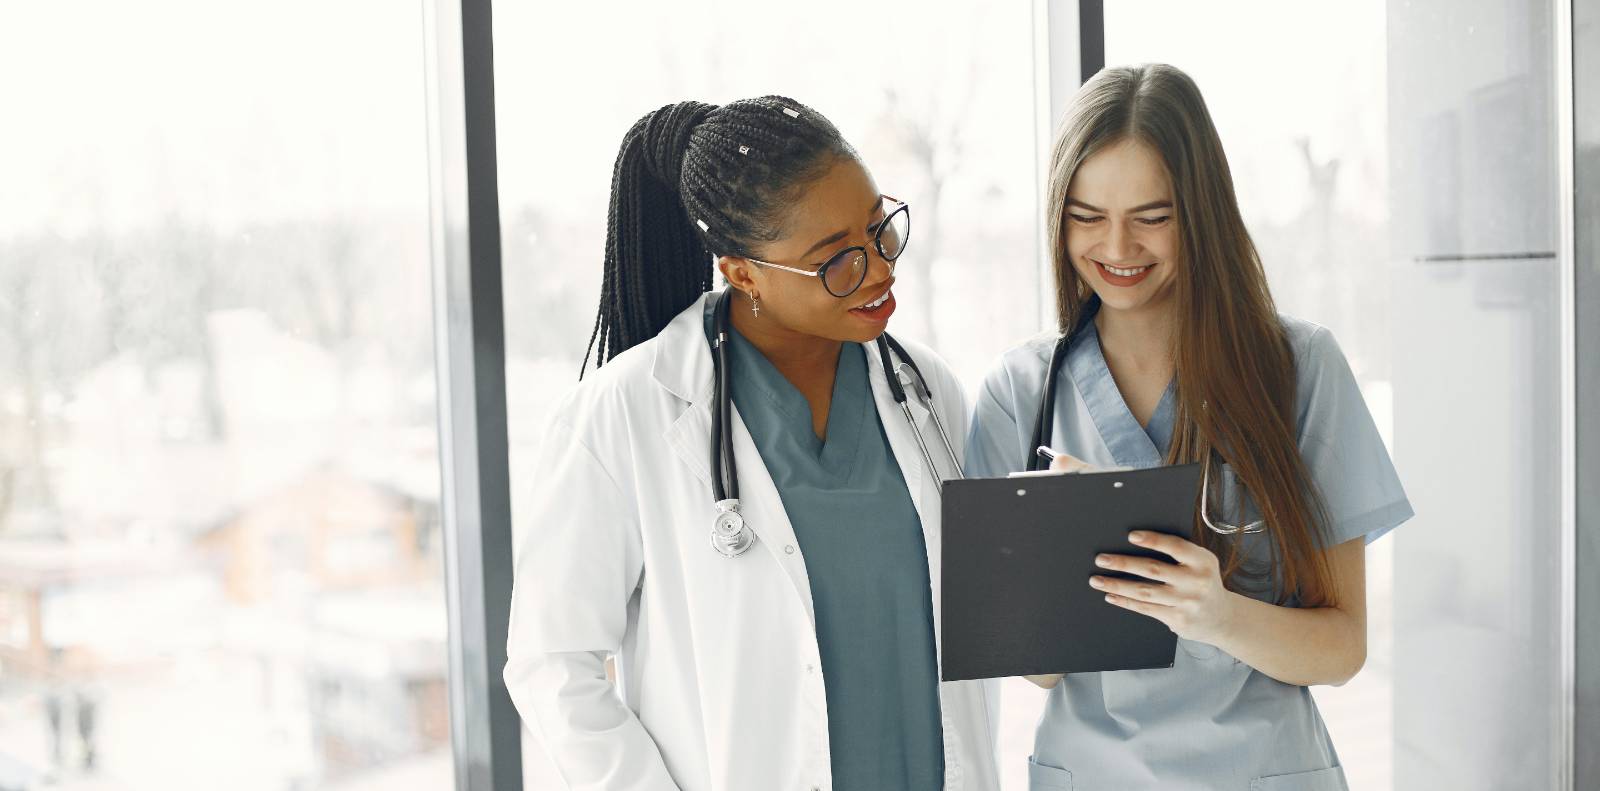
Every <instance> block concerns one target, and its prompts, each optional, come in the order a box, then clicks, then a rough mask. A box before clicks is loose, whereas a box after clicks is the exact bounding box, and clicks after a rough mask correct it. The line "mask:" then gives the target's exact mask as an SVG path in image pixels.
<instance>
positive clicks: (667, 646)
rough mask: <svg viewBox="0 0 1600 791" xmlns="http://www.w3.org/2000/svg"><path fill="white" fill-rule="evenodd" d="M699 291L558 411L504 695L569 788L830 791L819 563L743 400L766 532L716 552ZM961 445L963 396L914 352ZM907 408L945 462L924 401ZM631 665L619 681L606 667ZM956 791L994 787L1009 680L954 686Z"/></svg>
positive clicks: (929, 534) (531, 527)
mask: <svg viewBox="0 0 1600 791" xmlns="http://www.w3.org/2000/svg"><path fill="white" fill-rule="evenodd" d="M706 298H707V297H702V298H701V300H699V301H697V302H696V303H695V304H694V305H692V306H690V307H689V308H687V309H686V310H684V311H683V312H682V313H681V314H679V315H678V316H677V318H675V319H673V321H672V322H671V324H670V325H668V327H667V328H666V329H665V330H663V331H662V332H661V334H660V335H658V336H657V337H656V338H654V339H652V340H650V341H647V342H645V343H642V344H640V345H639V346H637V347H635V348H633V349H630V350H628V351H627V352H625V353H624V354H621V355H618V356H617V358H616V359H614V360H612V361H611V362H609V363H608V364H606V365H605V366H604V367H602V368H600V369H599V370H597V371H595V372H594V373H593V374H591V375H590V376H588V377H587V378H586V379H585V381H584V382H583V383H582V385H580V386H579V387H578V388H577V389H576V390H575V391H574V392H573V393H572V394H570V395H569V396H568V397H567V398H566V399H565V400H564V401H563V402H562V403H561V404H560V405H559V406H558V407H557V408H556V410H555V414H554V416H553V418H552V420H551V422H550V425H549V428H548V432H547V434H546V437H545V440H544V445H543V448H542V450H541V451H540V454H539V461H538V464H537V465H536V469H534V470H532V482H531V486H530V488H528V489H527V490H522V489H518V490H517V491H516V492H515V494H514V495H513V497H514V498H529V500H530V502H527V503H523V504H522V505H523V506H524V507H523V508H521V509H519V511H523V512H525V513H526V517H525V519H526V521H525V522H524V524H522V525H521V528H522V529H523V531H524V532H525V537H524V538H523V539H522V542H521V544H520V546H519V547H518V548H517V557H516V585H515V591H514V593H513V595H512V606H511V629H510V635H509V639H508V641H507V653H508V655H509V660H508V661H507V663H506V668H505V680H506V686H507V687H508V689H509V690H510V693H511V698H512V700H513V701H515V703H516V706H517V709H518V711H520V712H521V714H522V717H523V720H524V721H525V722H526V723H527V724H528V725H529V726H530V727H531V728H532V729H533V730H534V731H535V732H536V733H538V734H540V735H541V736H542V738H543V741H544V744H545V746H546V747H547V748H548V749H549V751H550V754H551V756H552V758H553V759H554V761H555V764H556V766H557V768H558V769H559V771H560V773H561V775H562V777H563V778H565V780H566V782H567V783H568V785H570V786H571V787H572V788H574V789H608V790H615V791H620V790H621V789H652V790H654V789H678V788H681V789H685V791H779V790H781V789H797V790H798V791H808V789H830V788H831V787H832V780H831V765H830V761H829V745H828V711H827V702H826V699H825V696H824V688H823V678H822V667H821V660H820V658H819V653H818V648H817V637H816V630H815V628H814V621H813V613H812V609H811V589H810V583H809V581H808V578H807V575H806V565H805V557H804V556H803V554H802V553H801V551H800V545H799V542H798V541H797V540H796V539H795V534H794V531H793V529H792V528H791V526H790V524H789V520H788V518H787V516H786V515H785V514H784V509H783V504H782V501H781V500H780V499H779V497H778V492H777V489H776V488H775V487H774V485H773V482H772V478H771V477H770V476H769V475H768V474H767V471H766V468H765V467H764V466H763V464H762V462H761V456H760V455H759V454H758V452H757V451H756V447H755V445H754V443H753V442H752V441H751V438H750V434H749V432H748V431H747V430H746V429H745V427H744V423H743V421H742V420H740V419H739V417H738V414H737V410H735V411H734V421H733V422H734V427H733V440H734V454H735V456H736V458H737V464H738V475H739V486H740V495H741V497H742V501H743V502H742V506H741V511H742V512H743V514H744V516H745V519H746V521H747V523H748V524H749V525H750V527H751V528H752V529H753V530H754V532H755V534H756V543H755V545H754V546H752V547H751V548H750V550H749V551H748V552H746V553H745V554H744V555H741V556H739V557H736V558H726V557H723V556H722V555H720V554H718V553H717V552H716V551H715V550H713V549H712V548H711V544H710V535H711V523H712V519H713V517H714V516H715V514H716V509H715V508H714V507H713V503H712V494H711V468H710V460H709V454H710V451H711V408H712V397H711V394H712V381H711V380H712V362H711V352H710V348H709V346H708V344H707V343H706V337H705V330H704V309H705V307H704V302H705V299H706ZM905 346H906V348H907V350H908V351H910V353H911V354H912V355H914V357H915V359H916V362H917V364H918V365H919V366H920V367H921V369H922V371H923V373H924V374H926V375H927V376H928V378H929V379H930V382H929V385H930V387H931V388H932V389H933V391H934V403H935V405H936V408H938V409H939V411H940V417H941V418H942V419H943V420H944V423H945V426H946V428H947V429H948V430H949V432H950V438H951V441H952V442H954V443H955V445H956V453H957V455H958V456H959V455H960V454H961V453H962V449H963V444H964V440H965V437H966V434H967V408H966V398H965V395H964V394H963V392H962V389H961V386H960V384H959V383H958V382H957V381H956V379H955V378H954V376H952V375H951V373H950V371H949V369H948V368H947V366H946V365H945V364H944V361H943V360H941V359H939V358H938V357H936V356H935V355H934V354H933V353H932V352H930V351H928V350H927V349H926V348H923V347H921V346H920V345H916V344H912V343H910V342H905ZM867 359H868V360H869V363H868V373H869V378H870V380H871V384H872V390H873V395H874V397H875V398H876V400H877V404H878V412H879V414H880V415H881V417H882V423H883V427H884V431H885V433H886V434H887V435H888V437H889V444H890V447H891V448H892V449H893V450H894V454H895V457H896V458H897V459H898V460H899V463H900V468H901V472H902V474H903V475H904V477H905V481H906V485H907V487H908V488H909V489H910V492H911V495H912V500H913V502H914V504H915V506H916V509H917V513H918V514H919V515H920V516H921V519H922V529H923V535H924V538H925V541H926V544H927V548H928V562H929V577H930V579H931V580H932V585H933V608H934V619H933V624H934V635H935V640H936V641H937V640H938V630H939V620H940V619H939V584H940V574H939V551H940V540H939V535H940V534H939V510H940V504H939V490H938V484H937V481H936V480H935V477H934V476H933V475H930V474H929V472H928V471H927V470H926V463H925V462H924V461H923V457H922V454H921V452H920V451H919V450H918V449H917V445H916V440H915V438H913V436H912V435H911V430H910V426H909V425H908V424H907V422H906V419H905V417H904V415H903V414H902V413H901V411H900V407H899V405H897V404H896V403H895V402H894V400H893V397H892V396H891V395H890V392H889V389H888V385H887V383H886V380H885V379H884V372H883V369H882V367H881V363H880V360H879V357H878V354H877V351H876V348H875V347H873V346H869V347H868V353H867ZM911 402H912V409H913V413H914V415H915V416H916V419H917V423H918V424H919V426H920V428H921V430H922V432H923V434H924V436H925V438H926V440H927V441H928V443H929V445H930V450H932V451H933V453H934V458H935V460H936V462H937V463H938V464H940V469H941V471H942V472H943V473H944V474H945V475H946V476H947V477H948V476H949V474H950V473H949V469H948V468H947V467H946V466H945V465H946V464H947V463H948V462H947V460H945V459H944V455H945V454H944V452H943V450H942V448H940V446H939V440H938V434H937V432H936V430H935V429H934V426H933V421H932V419H931V418H930V416H929V415H928V414H927V411H926V410H925V409H924V408H922V406H921V405H920V404H919V403H917V399H915V398H912V399H911ZM609 654H616V655H617V660H618V661H617V675H618V679H617V681H618V684H617V687H616V689H613V687H612V685H611V684H610V683H608V682H607V681H606V677H605V672H604V669H603V662H604V659H605V657H606V656H607V655H609ZM939 692H940V705H941V708H942V718H941V719H942V723H943V727H944V746H945V756H944V757H945V789H947V791H956V790H957V789H960V790H962V791H985V790H986V789H996V788H998V787H999V780H998V777H997V772H996V766H995V750H994V746H995V737H996V732H995V728H996V725H997V715H998V713H999V712H998V688H997V686H996V685H995V683H994V682H971V681H963V682H944V683H941V684H940V685H939Z"/></svg>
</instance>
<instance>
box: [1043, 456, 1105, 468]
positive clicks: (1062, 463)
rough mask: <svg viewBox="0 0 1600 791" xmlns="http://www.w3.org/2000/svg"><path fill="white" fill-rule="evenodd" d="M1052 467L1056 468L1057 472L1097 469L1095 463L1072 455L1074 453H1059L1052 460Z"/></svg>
mask: <svg viewBox="0 0 1600 791" xmlns="http://www.w3.org/2000/svg"><path fill="white" fill-rule="evenodd" d="M1050 469H1052V470H1054V471H1056V472H1094V471H1095V467H1094V465H1092V464H1090V463H1089V462H1086V461H1084V460H1083V459H1080V458H1078V457H1077V456H1072V455H1069V454H1066V453H1060V454H1057V455H1056V457H1055V458H1054V459H1052V460H1051V461H1050Z"/></svg>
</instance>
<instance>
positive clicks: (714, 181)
mask: <svg viewBox="0 0 1600 791" xmlns="http://www.w3.org/2000/svg"><path fill="white" fill-rule="evenodd" d="M855 156H856V153H855V150H854V149H852V148H851V147H850V145H849V144H848V143H846V142H845V140H844V138H843V137H842V136H840V134H839V130H838V129H836V128H834V126H833V124H832V123H830V122H829V121H828V119H826V118H824V117H823V116H822V115H820V114H819V113H817V112H816V111H815V110H812V109H811V108H809V107H806V106H805V105H803V104H800V103H799V102H796V101H794V100H793V99H789V98H786V97H783V96H763V97H761V98H759V99H742V100H740V101H736V102H733V103H731V104H726V105H723V106H721V107H717V106H715V105H709V104H702V103H700V102H680V103H678V104H669V105H667V106H665V107H662V108H661V109H659V110H656V111H655V112H653V113H650V114H649V115H646V116H645V117H643V118H641V119H639V121H638V122H637V123H635V124H634V125H633V128H631V129H629V130H628V134H627V135H626V136H624V137H623V139H622V150H621V151H620V152H618V154H617V163H616V167H615V168H614V169H613V171H612V174H611V210H610V213H609V215H608V217H607V224H606V258H605V280H604V281H603V283H602V284H601V287H600V310H599V312H598V314H597V315H596V316H595V323H594V332H593V334H591V335H590V336H589V345H588V348H587V350H586V351H585V353H584V357H583V365H582V366H581V367H580V368H579V370H578V378H580V379H581V378H583V372H584V369H586V368H588V365H589V357H590V355H591V354H594V353H595V350H596V349H598V350H599V356H598V358H597V359H596V360H595V367H596V368H598V367H600V366H601V365H603V364H605V363H606V362H609V361H610V360H611V359H612V358H613V357H616V356H617V355H618V354H621V353H622V352H624V351H626V350H628V349H630V348H632V347H634V346H636V345H638V344H640V343H643V342H644V341H646V340H649V339H650V338H653V337H655V335H656V334H657V333H659V332H661V330H662V328H664V327H666V326H667V323H668V322H670V321H671V320H672V318H673V317H674V316H676V315H678V313H680V312H681V311H682V310H683V309H684V308H686V307H688V306H689V305H690V304H693V302H694V301H695V300H696V299H698V298H699V297H700V295H701V294H703V293H705V292H706V291H707V290H708V289H710V288H711V285H712V272H713V268H712V256H713V255H718V256H721V255H734V256H754V255H756V253H755V250H756V248H757V247H758V246H760V245H761V244H763V243H766V242H772V241H775V240H777V239H780V238H782V237H783V233H784V227H783V226H784V223H783V220H784V216H785V209H786V208H787V207H788V206H789V205H790V204H792V203H793V201H794V199H795V198H796V197H797V196H798V194H799V192H800V191H801V190H802V189H803V188H804V187H805V186H807V185H808V184H810V183H811V182H812V181H813V180H814V179H816V178H817V177H819V176H821V175H822V174H823V173H824V172H826V170H827V168H828V167H829V166H830V165H832V164H833V162H834V161H835V160H836V159H837V158H839V157H855Z"/></svg>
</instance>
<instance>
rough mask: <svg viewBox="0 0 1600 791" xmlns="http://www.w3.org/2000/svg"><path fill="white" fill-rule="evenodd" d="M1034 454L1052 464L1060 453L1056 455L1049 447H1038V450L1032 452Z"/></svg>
mask: <svg viewBox="0 0 1600 791" xmlns="http://www.w3.org/2000/svg"><path fill="white" fill-rule="evenodd" d="M1034 453H1037V454H1039V458H1041V459H1044V460H1045V461H1047V462H1054V461H1055V460H1056V457H1057V456H1060V455H1061V454H1060V453H1057V452H1056V451H1055V450H1053V449H1051V447H1050V446H1049V445H1040V446H1039V447H1038V449H1037V450H1035V451H1034Z"/></svg>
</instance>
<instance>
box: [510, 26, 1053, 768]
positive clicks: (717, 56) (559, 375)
mask: <svg viewBox="0 0 1600 791" xmlns="http://www.w3.org/2000/svg"><path fill="white" fill-rule="evenodd" d="M495 11H496V18H495V30H496V36H497V45H496V47H495V57H496V60H497V66H498V68H497V75H498V76H497V78H496V80H497V91H498V94H499V97H500V98H499V106H498V108H497V109H498V114H499V127H500V193H501V201H502V205H503V207H504V209H503V214H502V223H503V227H502V231H503V234H504V248H505V264H506V270H505V287H506V334H507V344H508V351H507V357H508V363H507V365H508V373H507V375H508V387H507V389H508V397H509V400H510V417H511V433H512V437H511V439H512V448H511V452H512V461H513V466H514V467H515V468H517V469H518V470H523V468H524V467H525V466H526V464H527V457H528V455H529V454H530V453H531V451H532V450H533V449H535V448H536V447H537V441H538V432H539V430H540V429H541V428H542V426H543V423H544V420H545V417H546V415H547V414H548V409H549V407H550V405H551V404H552V403H553V402H554V401H555V399H557V398H558V397H560V396H561V395H562V394H564V393H565V392H566V391H567V390H568V389H569V388H570V387H571V386H572V385H574V384H575V383H576V379H577V373H578V366H579V362H580V360H582V358H583V352H584V344H585V342H586V341H587V340H588V339H589V333H590V330H591V328H592V327H593V324H594V311H595V307H596V304H597V300H598V298H599V287H600V277H601V260H602V253H603V251H604V244H605V221H606V208H607V196H608V194H609V189H610V175H611V166H612V162H613V160H614V159H615V157H616V155H617V149H618V147H619V145H620V144H621V141H622V136H623V133H624V132H625V131H627V129H628V127H629V126H631V125H632V124H633V122H634V121H636V120H638V118H639V117H640V116H642V115H644V114H645V113H647V112H649V111H651V110H654V109H656V108H657V107H660V106H662V105H664V104H667V103H669V102H675V101H679V100H683V99H691V98H693V99H699V100H701V101H709V102H718V103H720V102H726V101H731V100H734V99H738V98H743V97H749V96H760V95H764V94H772V93H778V94H784V95H788V96H792V97H794V98H795V99H797V100H799V101H802V102H805V103H806V104H808V105H810V106H812V107H814V108H816V109H817V110H818V111H819V112H821V113H823V114H824V115H826V116H827V117H828V118H829V119H830V120H832V121H833V122H834V123H835V124H837V125H838V126H839V128H840V130H841V131H842V132H843V133H844V136H845V137H846V138H847V139H848V140H849V141H850V142H851V143H852V144H853V145H855V146H856V147H857V149H858V150H859V151H860V152H861V154H862V157H863V159H864V160H865V162H866V163H867V166H868V167H869V168H871V170H872V172H873V175H874V177H875V178H876V179H877V182H878V186H879V188H880V189H881V190H883V191H884V192H885V193H887V194H889V195H893V196H894V197H895V198H898V199H900V200H904V201H906V202H908V203H909V204H910V205H911V206H912V212H913V213H914V214H915V215H916V220H915V228H914V232H913V237H912V241H911V244H910V245H909V246H908V247H907V248H906V253H905V256H904V257H902V258H901V259H900V261H899V262H898V265H897V268H896V271H895V274H896V277H897V278H898V283H897V285H896V287H895V292H896V298H897V300H898V302H899V310H898V312H897V313H896V314H895V316H894V319H893V321H892V327H891V331H892V332H894V333H896V334H897V335H902V336H904V337H908V338H915V339H917V340H920V341H923V342H925V343H928V344H929V345H931V346H932V347H933V348H935V349H936V350H938V352H939V353H940V354H941V355H943V356H944V357H945V358H946V359H947V360H949V361H950V363H951V364H952V365H953V366H954V367H955V369H956V370H957V371H958V372H959V374H960V375H961V376H962V378H963V379H964V380H966V382H967V384H968V386H969V390H970V389H972V388H975V387H976V385H977V384H978V382H979V381H981V379H982V377H983V375H984V373H986V372H987V371H988V369H989V367H990V366H991V365H993V363H994V361H995V360H996V359H997V357H998V355H999V353H1000V352H1001V351H1002V350H1004V349H1005V348H1007V347H1008V346H1010V345H1012V344H1014V343H1016V342H1017V341H1018V340H1020V339H1022V338H1024V337H1026V336H1029V335H1032V334H1034V333H1036V332H1038V331H1039V330H1040V329H1042V328H1043V327H1044V326H1045V321H1044V319H1043V317H1042V316H1041V315H1040V313H1039V311H1038V310H1037V304H1038V299H1037V296H1036V293H1035V289H1036V284H1037V283H1038V264H1037V250H1036V247H1037V244H1036V237H1037V234H1038V226H1037V222H1036V219H1035V217H1036V214H1037V209H1036V204H1035V190H1036V184H1037V181H1036V179H1037V173H1036V170H1037V166H1036V162H1035V141H1034V126H1035V120H1034V103H1033V95H1034V94H1033V90H1034V88H1033V77H1034V69H1033V51H1032V47H1033V30H1032V18H1031V13H1032V10H1031V8H1030V6H1029V5H1028V4H1027V3H1006V4H998V5H993V6H986V7H979V6H976V5H971V4H955V3H949V4H919V5H917V6H916V7H915V9H914V10H910V11H908V9H907V8H906V7H902V6H881V7H880V6H876V5H873V4H862V3H855V2H848V1H847V0H823V2H817V3H808V4H806V5H804V6H796V5H774V4H769V3H745V4H740V5H729V4H726V3H721V2H714V1H713V0H693V1H692V2H682V3H669V4H642V5H636V6H630V7H629V10H628V12H627V15H628V21H627V24H620V25H619V24H616V13H617V12H616V10H615V9H613V8H611V7H609V6H606V5H605V4H596V5H584V4H564V5H561V6H558V7H553V6H549V5H540V4H509V5H504V6H497V7H496V9H495ZM574 30H597V31H604V32H605V33H604V35H596V36H574V35H572V31H574ZM891 30H892V31H894V40H893V42H892V45H891V46H890V47H889V48H888V49H887V50H886V49H884V48H883V41H882V32H883V31H891ZM552 75H558V76H556V77H553V76H552ZM574 114H576V115H575V117H574ZM1019 305H1020V306H1023V307H1022V309H1020V310H1019V309H1018V306H1019ZM935 315H937V316H938V317H939V321H938V323H937V325H935V324H934V323H932V322H931V321H930V320H931V319H932V317H933V316H935ZM524 472H526V471H525V470H524ZM516 491H517V489H516V488H515V487H514V489H513V495H512V499H513V503H514V504H515V501H516ZM707 551H710V550H709V549H708V550H707ZM552 606H556V605H555V603H552ZM1005 713H1006V716H1007V717H1011V718H1015V719H1016V721H1017V723H1019V724H1020V725H1019V727H1018V728H1017V730H1019V731H1022V730H1029V731H1031V728H1032V723H1033V721H1034V719H1035V718H1036V717H1037V707H1034V708H1032V710H1029V709H1027V708H1024V707H1020V706H1015V707H1013V706H1008V707H1006V710H1005ZM1030 745H1031V737H1030V738H1028V739H1024V740H1013V741H1008V742H1007V747H1006V748H1007V749H1008V750H1012V751H1013V753H1014V754H1011V755H1008V756H1006V757H1005V761H1006V763H1005V766H1007V767H1008V768H1015V769H1017V770H1018V771H1019V772H1023V773H1025V771H1026V762H1025V761H1026V758H1025V757H1026V755H1027V754H1028V752H1029V751H1030V750H1029V746H1030ZM545 761H546V757H545V753H544V750H543V748H542V747H540V746H539V745H537V744H536V743H535V742H533V741H531V740H530V742H529V744H528V747H527V749H526V750H525V762H526V764H527V767H528V787H529V788H532V789H547V788H560V787H561V785H560V783H559V780H558V779H557V778H556V776H555V775H554V774H553V772H552V771H551V770H550V768H549V767H548V764H547V763H545ZM1018 777H1019V778H1020V777H1023V775H1020V774H1019V775H1018ZM1015 782H1016V783H1018V784H1020V783H1022V782H1024V780H1022V779H1019V780H1016V781H1015ZM1019 787H1020V785H1019Z"/></svg>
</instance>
